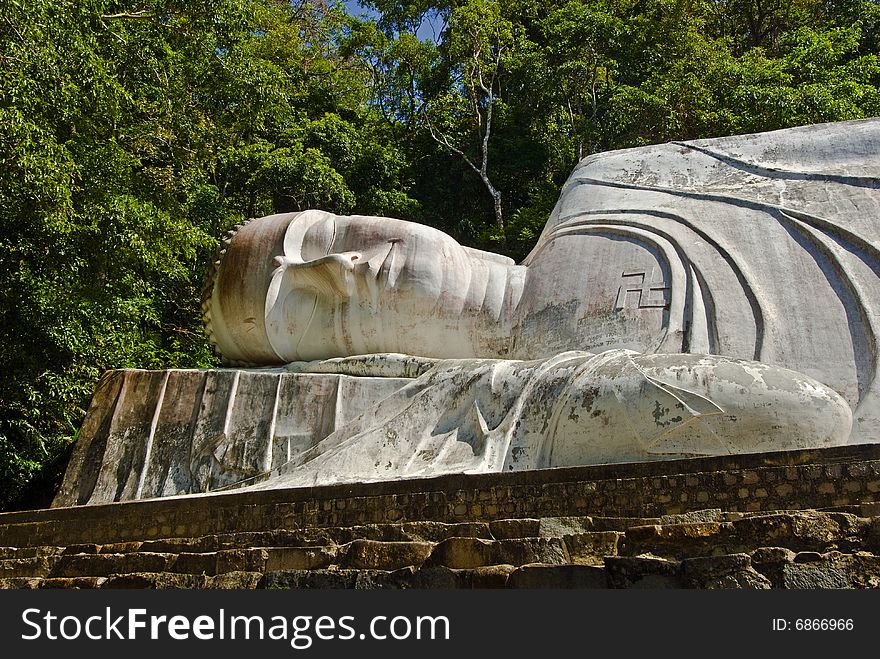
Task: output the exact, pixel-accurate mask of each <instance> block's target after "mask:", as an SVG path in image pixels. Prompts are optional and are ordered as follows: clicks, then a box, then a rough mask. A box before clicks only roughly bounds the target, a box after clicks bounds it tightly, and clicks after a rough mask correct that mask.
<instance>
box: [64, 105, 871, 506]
mask: <svg viewBox="0 0 880 659" xmlns="http://www.w3.org/2000/svg"><path fill="white" fill-rule="evenodd" d="M878 236H880V119H870V120H864V121H856V122H842V123H836V124H823V125H816V126H808V127H804V128H795V129H790V130H784V131H776V132H772V133H762V134H756V135H745V136H737V137H729V138H719V139H712V140H699V141H694V142H687V143H670V144H664V145H657V146H651V147H644V148H638V149H628V150H622V151H615V152H610V153H603V154H596V155H594V156H590V157H588V158H586V159H585V160H583V161H582V162H581V163H580V164H579V165H578V167H577V168H576V169H575V171H574V173H573V174H572V176H571V178H570V179H569V181H568V182H567V183H566V185H565V187H564V189H563V192H562V194H561V196H560V199H559V202H558V203H557V205H556V208H555V209H554V211H553V213H552V215H551V217H550V218H549V220H548V222H547V225H546V227H545V229H544V231H543V233H542V235H541V236H540V238H539V240H538V243H537V245H536V246H535V248H534V250H533V251H532V252H531V254H529V256H528V257H527V258H526V259H525V260H524V261H523V263H521V264H515V263H513V262H512V261H510V260H509V259H506V258H505V257H501V256H498V255H494V254H488V253H485V252H480V251H478V250H472V249H468V248H465V247H462V246H461V245H459V244H458V243H456V242H455V241H454V240H453V239H452V238H451V237H450V236H448V235H446V234H444V233H442V232H440V231H437V230H435V229H432V228H429V227H425V226H422V225H418V224H413V223H409V222H404V221H401V220H394V219H389V218H375V217H363V216H351V217H342V216H336V215H332V214H330V213H325V212H322V211H316V210H312V211H305V212H303V213H290V214H283V215H274V216H269V217H266V218H261V219H258V220H253V221H251V222H249V223H248V224H246V225H244V226H242V227H239V228H238V229H237V230H236V231H235V232H233V234H232V235H231V236H230V237H228V239H227V241H226V245H225V249H224V252H223V254H222V257H221V259H220V260H218V262H217V263H216V264H215V268H214V271H213V272H212V275H211V278H210V280H209V286H208V288H207V295H206V298H205V301H204V303H203V311H204V314H205V319H206V328H207V330H208V333H209V336H210V337H211V339H212V341H213V342H214V344H215V345H216V347H217V348H218V351H219V352H220V353H221V354H222V356H223V357H224V359H225V361H226V362H227V363H228V364H230V365H233V366H255V365H269V366H272V365H276V366H281V365H284V364H287V363H291V366H290V367H289V369H288V370H287V371H285V374H284V375H279V373H278V372H275V371H255V370H242V369H230V370H227V371H222V370H219V371H210V372H207V373H208V374H199V375H198V378H201V379H200V380H199V381H198V382H196V381H195V380H194V378H195V377H196V376H194V375H181V374H180V373H181V372H177V371H172V372H170V373H169V374H162V373H155V374H150V375H138V376H137V377H134V376H131V375H125V376H120V375H116V376H110V378H109V379H108V380H107V381H105V382H104V383H103V384H102V388H101V390H99V392H98V394H97V395H96V401H98V403H97V407H93V413H90V416H89V418H88V419H87V420H86V424H85V426H84V431H83V433H84V436H85V437H89V436H94V437H97V436H99V435H101V433H102V432H104V431H105V430H106V429H108V428H109V430H107V432H104V435H106V436H107V437H109V438H111V440H110V441H107V442H106V447H104V448H101V449H100V450H99V449H98V448H94V447H93V448H92V449H88V451H91V453H88V451H87V450H86V449H83V450H80V451H79V453H78V454H77V455H80V454H82V455H81V456H80V457H76V456H75V458H76V459H78V460H80V463H81V464H83V465H85V463H86V462H88V461H87V460H85V458H83V457H82V456H86V455H88V456H94V455H97V454H98V453H101V455H102V456H103V462H102V464H101V467H100V469H97V471H96V475H95V476H87V475H83V476H80V477H79V478H80V479H81V480H82V481H83V482H84V483H86V485H85V486H79V485H77V486H74V485H72V484H71V483H68V481H70V480H71V478H72V477H71V475H70V474H71V473H77V472H76V467H75V466H73V467H72V468H73V469H74V471H73V472H69V474H68V479H67V480H66V481H65V488H66V491H68V492H74V494H67V495H65V497H66V498H64V501H68V502H73V501H77V502H81V501H88V500H102V499H101V497H104V498H105V499H103V500H106V497H110V495H111V494H112V496H113V498H131V497H137V496H161V495H166V494H170V493H172V492H186V491H189V492H194V491H204V490H205V489H207V488H215V487H218V486H223V485H226V484H230V483H233V482H236V481H239V480H242V479H246V478H253V477H258V478H264V477H266V476H267V475H268V476H269V480H267V481H266V482H265V483H263V484H261V485H257V486H256V487H273V486H281V485H285V484H286V485H296V484H312V483H329V482H346V481H352V480H370V479H383V478H400V477H407V476H415V475H428V474H435V473H445V472H455V471H492V470H500V469H530V468H537V467H547V466H562V465H576V464H589V463H593V462H613V461H629V460H651V459H661V458H664V457H680V456H684V455H714V454H719V453H735V452H751V451H759V450H778V449H784V448H801V447H811V446H826V445H832V444H843V443H846V442H847V441H850V442H864V441H876V439H877V437H880V432H878V431H880V397H878V396H880V382H878V378H877V369H878V354H880V350H878V342H877V336H878V333H877V331H878V321H880V318H878V313H880V237H878ZM571 351H575V352H571ZM385 353H395V354H393V355H388V354H385ZM637 353H638V354H637ZM358 355H365V356H364V357H353V356H358ZM316 360H317V361H316ZM319 373H323V374H325V377H326V378H328V380H327V382H330V380H332V381H333V384H326V385H320V386H319V385H317V384H316V385H312V384H309V385H308V386H307V385H306V384H305V383H306V382H308V383H313V382H318V380H314V379H313V378H315V377H317V375H318V374H319ZM334 373H335V374H336V375H334ZM120 377H122V378H123V379H125V378H129V379H132V378H133V379H132V381H131V382H130V383H128V384H125V383H123V384H112V382H115V380H114V378H117V379H118V378H120ZM303 378H305V379H303ZM333 378H336V379H335V380H334V379H333ZM389 378H390V379H389ZM111 381H112V382H111ZM379 382H385V384H383V385H380V384H379ZM389 382H394V384H393V385H389V384H388V383H389ZM280 383H284V384H283V386H282V384H280ZM353 383H357V384H353ZM321 386H327V387H330V388H333V391H334V392H336V393H337V399H338V392H339V391H342V390H343V389H344V388H345V387H349V386H352V387H355V388H356V389H357V390H358V391H359V392H361V393H359V394H357V395H358V396H361V397H362V398H361V399H358V400H356V401H353V402H352V403H351V405H349V403H348V400H347V399H345V400H346V402H345V404H344V405H343V408H344V409H346V410H350V413H349V412H346V414H347V415H348V418H347V421H346V423H343V424H340V423H339V422H338V421H337V422H336V423H335V424H334V425H333V426H332V427H331V426H330V425H327V424H326V423H324V422H323V421H321V420H320V419H319V418H317V417H314V414H315V413H316V412H315V409H316V406H317V408H320V406H321V405H323V403H322V402H321V401H322V400H323V399H322V398H321V396H322V395H323V394H322V393H321V389H320V387H321ZM114 387H115V388H116V389H118V390H119V391H118V392H117V393H115V394H114V393H113V392H114V391H116V389H114ZM169 387H171V388H172V389H173V390H174V391H175V392H179V394H176V395H175V399H174V403H173V404H172V405H171V406H170V408H169V410H168V411H167V412H165V411H163V412H161V413H156V412H155V409H156V407H155V404H154V402H155V400H156V399H157V397H158V398H161V397H162V392H163V391H166V395H167V390H168V388H169ZM273 387H274V388H273ZM282 389H283V390H284V392H287V389H290V390H291V391H293V390H296V392H297V393H284V395H280V394H279V392H281V391H282ZM300 390H302V391H300ZM368 390H370V391H371V392H370V393H368ZM230 391H232V392H234V393H233V394H230V393H229V392H230ZM114 396H116V398H113V397H114ZM310 396H311V397H312V398H310ZM111 398H113V400H116V401H117V403H115V407H114V408H113V410H114V411H113V412H112V413H111V412H108V411H106V410H105V411H100V410H104V407H102V404H101V401H103V400H105V399H106V400H110V399H111ZM194 401H198V402H197V403H196V402H194ZM223 401H227V402H225V403H224V402H223ZM229 401H239V402H238V403H235V404H232V403H230V402H229ZM242 401H246V402H242ZM279 401H282V402H279ZM283 401H286V402H283ZM189 404H192V405H197V406H198V409H197V410H193V409H190V408H188V407H187V406H188V405H189ZM285 406H286V407H285ZM108 409H109V408H108ZM279 410H282V414H281V416H279V415H278V412H279ZM581 410H583V411H581ZM588 410H589V413H588V412H587V411H588ZM361 412H363V414H362V415H361ZM151 415H152V416H151ZM98 417H100V418H98ZM279 418H282V419H286V421H282V422H279V421H277V419H279ZM194 419H195V420H194ZM273 419H275V420H273ZM294 419H296V421H294ZM196 420H197V422H196ZM279 423H281V426H284V424H285V423H286V424H288V425H290V426H291V428H292V429H290V430H289V431H285V432H286V434H283V433H282V434H281V435H280V436H283V437H288V438H293V437H296V436H298V435H297V433H300V434H302V435H303V437H305V438H304V439H301V440H299V439H296V440H295V439H288V440H286V443H285V441H281V442H280V443H279V442H277V441H276V434H277V431H278V428H279V427H281V426H279V425H278V424H279ZM273 424H275V425H274V426H273ZM298 424H299V425H298ZM293 426H296V428H307V430H302V429H296V428H293ZM87 429H88V432H86V430H87ZM233 438H234V439H233ZM101 441H103V440H101ZM93 444H94V445H95V447H98V446H99V445H100V446H103V445H101V443H100V442H97V443H96V442H93ZM279 446H281V447H284V448H279ZM160 456H161V458H160ZM90 464H97V463H96V462H95V461H94V459H92V463H90ZM120 465H125V467H124V468H122V467H121V466H120ZM181 465H182V466H181ZM80 471H82V472H84V471H85V468H84V467H83V468H82V469H80ZM258 475H260V476H258ZM89 479H93V480H94V482H95V484H94V487H93V488H92V489H91V490H89V487H88V483H89V482H90V481H89ZM77 488H79V489H77ZM86 490H88V491H89V492H90V493H89V494H88V495H84V494H83V492H85V491H86ZM95 493H97V494H95Z"/></svg>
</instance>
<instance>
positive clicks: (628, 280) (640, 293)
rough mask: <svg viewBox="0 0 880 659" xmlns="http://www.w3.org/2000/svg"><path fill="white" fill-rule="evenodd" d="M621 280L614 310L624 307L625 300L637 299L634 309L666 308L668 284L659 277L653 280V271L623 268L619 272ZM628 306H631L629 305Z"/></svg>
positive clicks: (667, 306)
mask: <svg viewBox="0 0 880 659" xmlns="http://www.w3.org/2000/svg"><path fill="white" fill-rule="evenodd" d="M621 278H622V279H623V282H622V283H621V285H620V287H619V288H618V289H617V301H616V302H615V303H614V310H615V311H619V310H621V309H624V308H626V306H627V301H628V300H633V299H637V300H638V302H637V304H636V305H635V307H634V308H636V309H667V308H669V286H667V285H666V284H665V283H664V282H663V281H662V279H661V281H659V282H655V281H654V271H653V270H651V272H650V274H649V273H648V272H646V271H644V270H641V271H638V270H632V271H627V270H624V271H623V274H621ZM630 308H633V307H632V305H630Z"/></svg>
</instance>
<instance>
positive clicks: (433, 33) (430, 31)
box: [344, 0, 441, 41]
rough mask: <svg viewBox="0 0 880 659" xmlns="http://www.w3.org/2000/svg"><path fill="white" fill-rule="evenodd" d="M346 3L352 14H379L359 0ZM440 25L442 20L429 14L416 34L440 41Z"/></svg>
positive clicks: (423, 38) (371, 15) (421, 37)
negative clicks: (435, 18) (362, 4)
mask: <svg viewBox="0 0 880 659" xmlns="http://www.w3.org/2000/svg"><path fill="white" fill-rule="evenodd" d="M344 4H345V9H346V11H347V12H348V13H349V14H351V15H352V16H366V17H373V18H375V17H376V16H378V14H377V13H376V12H374V11H373V10H371V9H365V8H364V7H361V5H360V2H358V0H345V2H344ZM440 27H441V26H440V22H439V21H437V20H433V19H432V17H430V16H429V17H428V19H427V20H426V21H425V22H424V23H423V24H422V26H421V27H420V28H419V31H418V32H416V36H417V37H418V38H419V39H422V40H425V39H431V40H432V41H438V40H439V37H440V34H439V30H440Z"/></svg>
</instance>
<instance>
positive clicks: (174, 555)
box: [0, 445, 880, 588]
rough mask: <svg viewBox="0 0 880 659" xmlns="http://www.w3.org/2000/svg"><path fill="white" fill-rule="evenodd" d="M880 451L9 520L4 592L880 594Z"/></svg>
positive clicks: (137, 504) (464, 479)
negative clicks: (716, 590)
mask: <svg viewBox="0 0 880 659" xmlns="http://www.w3.org/2000/svg"><path fill="white" fill-rule="evenodd" d="M878 498H880V445H863V446H853V447H845V448H837V449H826V450H822V451H800V452H786V453H768V454H761V455H748V456H734V457H725V458H701V459H695V460H680V461H670V462H659V463H650V464H630V465H608V466H594V467H579V468H572V469H551V470H541V471H533V472H518V473H508V474H485V475H459V476H446V477H441V478H434V479H425V480H410V481H397V482H392V483H371V484H359V485H349V486H336V487H325V488H303V489H295V490H275V491H269V492H230V493H217V494H213V495H202V496H195V497H185V498H168V499H152V500H144V501H131V502H125V503H115V504H106V505H95V506H80V507H71V508H53V509H47V510H36V511H25V512H15V513H5V514H2V515H0V586H2V587H5V588H43V587H61V588H82V587H88V588H95V587H103V588H112V587H128V588H130V587H135V588H148V587H150V588H152V587H172V588H279V587H293V588H489V587H512V588H519V587H525V588H542V587H543V588H548V587H549V588H560V587H573V588H626V587H673V588H680V587H691V588H712V587H721V588H773V587H776V588H866V587H868V588H874V587H878V586H880V504H878V503H875V502H876V501H877V500H878Z"/></svg>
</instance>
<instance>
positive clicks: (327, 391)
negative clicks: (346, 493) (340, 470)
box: [53, 369, 409, 506]
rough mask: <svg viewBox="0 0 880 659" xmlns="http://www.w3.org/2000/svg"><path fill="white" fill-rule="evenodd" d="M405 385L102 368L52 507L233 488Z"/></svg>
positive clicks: (272, 372) (256, 372) (277, 374)
mask: <svg viewBox="0 0 880 659" xmlns="http://www.w3.org/2000/svg"><path fill="white" fill-rule="evenodd" d="M408 381H409V380H406V379H401V378H394V377H350V376H347V375H339V374H332V373H291V372H288V371H286V370H285V369H212V370H177V369H175V370H168V371H143V370H134V369H128V370H120V371H109V372H108V373H106V374H105V375H104V377H103V378H102V379H101V382H100V383H99V385H98V389H97V391H96V392H95V395H94V397H93V399H92V404H91V406H90V408H89V412H88V414H87V416H86V420H85V423H84V424H83V427H82V429H81V431H80V436H79V439H78V440H77V444H76V446H75V448H74V453H73V455H72V457H71V459H70V463H69V464H68V468H67V473H66V474H65V478H64V482H63V484H62V486H61V490H60V491H59V493H58V494H57V496H56V497H55V501H54V502H53V505H55V506H71V505H78V504H84V503H104V502H110V501H124V500H129V499H145V498H151V497H162V496H172V495H180V494H193V493H197V492H209V491H212V490H217V489H219V488H222V487H224V486H227V485H230V484H233V483H240V482H241V481H243V480H247V479H248V478H252V477H254V476H258V475H261V474H264V473H265V472H267V471H268V470H271V469H272V468H277V467H279V466H280V465H282V464H284V463H286V462H288V461H289V460H290V459H291V458H292V457H294V456H296V455H299V454H300V453H301V452H303V451H305V450H307V449H309V448H311V447H313V446H315V445H316V444H317V443H318V442H320V441H321V440H322V439H324V438H325V437H327V436H328V435H330V434H331V433H332V432H334V431H335V430H336V429H337V428H343V427H345V426H346V424H348V423H349V422H351V421H352V420H353V419H354V418H355V417H357V416H358V415H359V414H361V413H362V412H364V411H367V410H370V409H372V408H373V406H374V405H375V404H376V403H378V402H379V401H381V400H382V399H383V398H384V397H386V396H388V395H389V394H391V393H393V392H395V391H397V390H398V389H400V388H401V387H402V386H403V385H405V384H406V383H407V382H408Z"/></svg>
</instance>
